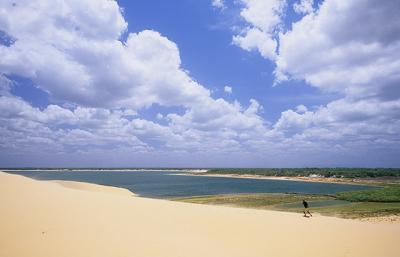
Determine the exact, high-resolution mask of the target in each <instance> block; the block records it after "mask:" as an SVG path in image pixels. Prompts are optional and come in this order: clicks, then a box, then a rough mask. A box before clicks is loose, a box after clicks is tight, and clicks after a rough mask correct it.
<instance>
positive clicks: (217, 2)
mask: <svg viewBox="0 0 400 257" xmlns="http://www.w3.org/2000/svg"><path fill="white" fill-rule="evenodd" d="M211 5H212V6H213V7H214V8H218V9H225V8H226V6H225V2H224V0H212V2H211Z"/></svg>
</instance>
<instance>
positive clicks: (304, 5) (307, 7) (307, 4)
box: [293, 0, 314, 14]
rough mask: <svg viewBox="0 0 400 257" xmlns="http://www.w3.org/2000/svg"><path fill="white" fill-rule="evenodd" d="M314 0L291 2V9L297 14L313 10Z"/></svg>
mask: <svg viewBox="0 0 400 257" xmlns="http://www.w3.org/2000/svg"><path fill="white" fill-rule="evenodd" d="M313 5H314V0H300V1H299V2H296V3H294V4H293V10H294V11H295V12H296V13H298V14H308V13H311V12H313V11H314V8H313Z"/></svg>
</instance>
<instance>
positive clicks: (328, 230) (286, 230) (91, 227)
mask: <svg viewBox="0 0 400 257" xmlns="http://www.w3.org/2000/svg"><path fill="white" fill-rule="evenodd" d="M60 183H61V184H60ZM399 238H400V224H379V223H378V224H377V223H370V222H360V221H354V220H344V219H338V218H332V217H322V216H316V217H313V218H309V219H307V218H303V217H302V215H300V214H295V213H283V212H274V211H264V210H251V209H240V208H229V207H221V206H207V205H195V204H188V203H178V202H170V201H164V200H153V199H145V198H141V197H136V196H134V195H133V194H132V193H131V192H129V191H127V190H124V189H117V188H110V187H104V186H98V185H92V184H87V183H74V182H51V181H35V180H32V179H29V178H25V177H22V176H18V175H10V174H7V173H2V172H0V256H1V257H14V256H15V257H16V256H18V257H20V256H24V257H28V256H29V257H92V256H93V257H102V256H110V257H128V256H129V257H152V256H157V257H169V256H171V257H172V256H173V257H192V256H202V257H214V256H215V257H225V256H226V257H228V256H229V257H238V256H240V257H252V256H254V257H258V256H260V257H261V256H263V257H265V256H271V257H280V256H287V257H289V256H290V257H301V256H307V257H312V256H315V257H324V256H332V257H352V256H360V257H372V256H373V257H391V256H393V257H399V256H400V244H399V241H398V239H399Z"/></svg>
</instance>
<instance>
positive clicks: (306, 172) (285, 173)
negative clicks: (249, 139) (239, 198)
mask: <svg viewBox="0 0 400 257" xmlns="http://www.w3.org/2000/svg"><path fill="white" fill-rule="evenodd" d="M208 173H215V174H242V175H244V174H248V175H263V176H277V177H297V176H310V175H317V176H322V177H327V178H329V177H339V178H340V177H343V178H377V177H400V169H398V168H254V169H251V168H217V169H209V170H208Z"/></svg>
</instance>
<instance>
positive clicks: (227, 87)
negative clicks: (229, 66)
mask: <svg viewBox="0 0 400 257" xmlns="http://www.w3.org/2000/svg"><path fill="white" fill-rule="evenodd" d="M224 92H225V93H228V94H232V87H230V86H224Z"/></svg>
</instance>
